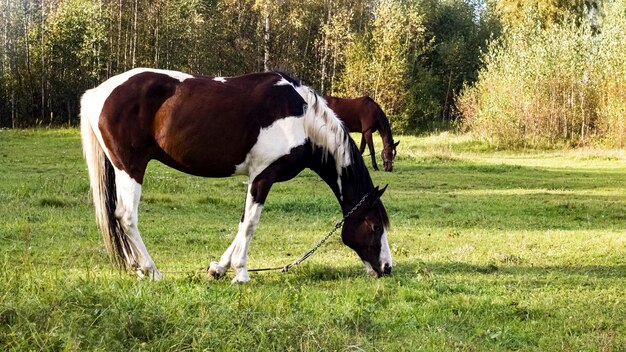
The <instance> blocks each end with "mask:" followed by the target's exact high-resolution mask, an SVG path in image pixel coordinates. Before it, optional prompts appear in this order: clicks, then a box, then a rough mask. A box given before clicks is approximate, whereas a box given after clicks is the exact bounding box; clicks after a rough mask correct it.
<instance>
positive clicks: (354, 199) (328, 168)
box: [309, 148, 371, 215]
mask: <svg viewBox="0 0 626 352" xmlns="http://www.w3.org/2000/svg"><path fill="white" fill-rule="evenodd" d="M316 149H317V152H316V151H314V152H313V154H312V155H313V156H312V158H311V163H310V166H309V168H310V169H311V170H313V171H314V172H315V173H317V174H318V175H319V176H320V177H321V178H322V180H324V182H326V184H327V185H328V187H330V189H331V190H332V191H333V193H334V194H335V197H336V198H337V201H338V202H339V204H340V205H341V209H342V211H343V214H344V215H345V214H346V213H347V212H348V211H350V209H352V207H354V206H355V205H356V204H357V203H358V202H359V200H360V199H361V198H362V197H363V195H364V194H365V193H366V188H367V187H366V186H367V185H366V182H367V180H368V178H364V177H362V175H361V176H359V174H358V173H357V172H356V171H357V169H356V168H354V167H353V166H348V167H344V168H341V175H339V174H338V173H337V166H336V163H335V161H334V160H333V158H332V157H331V156H328V155H327V156H326V158H323V157H322V156H321V155H320V151H319V149H318V148H316ZM356 162H358V161H356ZM370 183H371V180H370Z"/></svg>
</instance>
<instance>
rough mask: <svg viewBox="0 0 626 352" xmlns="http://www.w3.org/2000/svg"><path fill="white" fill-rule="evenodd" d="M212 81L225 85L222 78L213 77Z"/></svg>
mask: <svg viewBox="0 0 626 352" xmlns="http://www.w3.org/2000/svg"><path fill="white" fill-rule="evenodd" d="M213 80H214V81H216V82H221V83H226V78H224V77H215V78H213Z"/></svg>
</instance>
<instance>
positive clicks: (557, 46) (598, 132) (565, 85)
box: [458, 0, 626, 147]
mask: <svg viewBox="0 0 626 352" xmlns="http://www.w3.org/2000/svg"><path fill="white" fill-rule="evenodd" d="M625 6H626V1H625V0H617V1H614V2H610V3H607V4H606V8H605V11H604V13H605V15H604V19H603V21H602V22H601V23H600V26H599V27H598V28H599V29H600V31H599V32H597V31H596V30H594V26H592V23H591V22H590V21H582V23H577V21H575V20H573V19H572V20H571V21H565V22H564V23H561V24H555V25H553V26H551V27H549V28H544V27H543V26H541V24H540V23H539V21H538V20H536V19H535V17H534V16H533V14H531V13H529V14H527V16H526V18H525V21H524V22H523V23H522V24H521V25H520V26H518V27H515V28H508V29H507V30H505V35H504V36H503V37H502V38H501V39H500V40H498V41H496V42H494V43H493V44H492V45H491V48H490V50H489V52H488V53H486V54H485V57H484V64H485V66H484V69H482V70H481V71H480V73H479V80H478V82H477V83H476V84H475V85H474V86H472V87H467V88H466V89H464V91H463V92H462V93H461V95H460V96H459V98H458V99H459V101H458V105H459V108H460V111H461V113H462V114H463V116H464V121H463V126H464V128H466V129H467V130H470V131H472V132H473V133H475V134H476V135H477V136H479V137H480V138H481V139H483V140H486V141H488V142H490V143H491V144H493V145H495V146H498V147H553V146H557V145H563V144H566V145H573V146H581V145H589V144H598V143H600V144H603V145H607V146H618V147H621V146H623V145H624V143H626V134H625V133H626V115H625V114H624V112H625V111H626V110H625V106H626V93H625V92H624V90H625V88H626V85H625V83H626V80H625V79H624V77H626V70H625V68H626V63H625V62H626V61H625V60H624V59H625V58H626V40H625V36H624V33H623V28H625V25H626V12H625V11H624V8H625Z"/></svg>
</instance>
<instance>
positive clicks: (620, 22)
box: [595, 0, 626, 147]
mask: <svg viewBox="0 0 626 352" xmlns="http://www.w3.org/2000/svg"><path fill="white" fill-rule="evenodd" d="M604 13H605V17H604V18H603V21H602V23H601V30H602V32H601V33H600V35H599V36H598V47H597V58H596V60H595V65H596V67H595V72H596V74H597V75H598V83H597V86H598V87H597V99H598V106H597V114H598V126H597V128H598V134H599V136H601V138H602V139H603V141H604V143H605V144H607V145H613V146H618V147H624V146H626V32H625V31H624V28H626V1H624V0H619V1H612V2H610V3H608V4H607V5H606V7H605V9H604Z"/></svg>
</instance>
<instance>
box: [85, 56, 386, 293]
mask: <svg viewBox="0 0 626 352" xmlns="http://www.w3.org/2000/svg"><path fill="white" fill-rule="evenodd" d="M81 137H82V143H83V150H84V155H85V159H86V162H87V167H88V170H89V180H90V186H91V190H92V196H93V201H94V204H95V209H96V219H97V223H98V225H99V227H100V230H101V232H102V234H103V238H104V242H105V245H106V248H107V250H108V252H109V255H110V256H111V258H112V259H113V262H114V263H115V264H117V265H118V266H119V267H120V268H122V269H129V270H132V271H135V272H136V273H137V275H138V276H139V277H148V278H150V279H154V280H158V279H161V278H162V275H161V273H160V272H159V270H157V268H156V266H155V264H154V262H153V260H152V258H151V257H150V254H148V251H147V249H146V246H145V245H144V243H143V241H142V239H141V236H140V234H139V230H138V228H137V209H138V205H139V200H140V197H141V189H142V183H143V180H144V173H145V171H146V167H147V165H148V162H149V161H150V160H153V159H155V160H158V161H160V162H162V163H164V164H166V165H168V166H170V167H172V168H175V169H177V170H180V171H182V172H186V173H189V174H193V175H198V176H203V177H228V176H232V175H247V176H248V191H247V195H246V201H245V207H244V211H243V216H242V218H241V222H240V223H239V228H238V232H237V234H236V236H235V239H234V240H233V242H232V244H231V245H230V246H229V247H228V249H226V251H225V252H224V254H223V255H222V256H221V258H220V260H219V262H212V263H211V264H210V266H209V269H208V274H209V275H211V276H213V277H215V278H219V277H221V276H223V275H225V273H226V271H227V270H228V268H229V267H231V268H232V269H233V270H234V273H235V276H234V279H233V282H246V281H248V280H249V279H250V278H249V275H248V271H247V269H246V261H247V253H248V248H249V245H250V241H251V239H252V235H253V233H254V231H255V229H256V226H257V223H258V221H259V217H260V215H261V210H262V209H263V204H264V203H265V200H266V198H267V195H268V192H269V191H270V188H271V186H272V184H273V183H275V182H281V181H286V180H290V179H292V178H293V177H295V176H296V175H297V174H299V173H300V172H301V171H302V170H303V169H304V168H309V169H311V170H313V171H314V172H316V173H317V174H318V175H319V176H320V177H321V178H322V180H324V181H325V182H326V183H327V184H328V186H329V187H330V189H331V190H332V192H333V193H334V194H335V196H336V198H337V200H338V201H339V204H340V205H341V209H342V211H343V214H344V215H345V214H348V213H349V212H350V211H351V210H352V209H353V208H354V207H355V205H357V204H358V203H359V202H360V201H361V200H363V199H365V200H364V201H363V202H362V203H361V204H362V205H361V206H360V207H358V208H357V209H356V210H354V211H353V214H352V215H351V216H349V217H348V218H347V219H346V220H345V222H344V224H343V228H342V234H341V236H342V240H343V242H344V243H345V244H346V245H347V246H348V247H350V248H352V249H353V250H354V251H355V252H356V253H357V254H358V255H359V257H360V258H361V260H362V261H363V263H364V264H365V267H366V270H367V271H368V273H369V274H370V275H372V276H376V277H379V276H382V275H385V274H390V273H391V268H392V259H391V254H390V250H389V245H388V243H387V230H386V229H387V227H388V225H389V219H388V217H387V212H386V210H385V207H384V206H383V204H382V202H381V200H380V197H381V196H382V194H383V192H384V190H385V189H384V188H383V189H382V190H380V189H379V188H378V187H374V186H373V184H372V180H371V178H370V175H369V173H368V171H367V168H366V167H365V165H364V162H363V159H362V157H361V155H360V154H359V151H358V149H357V147H356V145H355V143H354V142H353V141H352V139H351V138H350V137H349V134H348V132H347V131H346V129H345V127H344V126H343V124H342V123H341V121H340V120H339V119H338V118H337V117H336V116H335V114H334V113H333V111H332V110H330V109H329V108H328V107H327V105H326V103H325V101H324V99H322V98H321V97H320V96H318V95H317V94H316V93H315V92H314V91H313V90H312V89H310V88H308V87H306V86H304V85H301V84H300V83H299V82H298V81H297V80H295V79H293V78H291V77H289V76H287V75H286V74H283V73H279V72H266V73H256V74H250V75H245V76H239V77H227V78H225V77H204V76H196V75H190V74H186V73H182V72H176V71H168V70H157V69H145V68H138V69H133V70H131V71H128V72H125V73H122V74H120V75H118V76H115V77H112V78H110V79H108V80H107V81H105V82H104V83H102V84H101V85H100V86H98V87H96V88H94V89H90V90H88V91H87V92H85V94H84V95H83V97H82V99H81ZM385 188H386V187H385Z"/></svg>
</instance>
